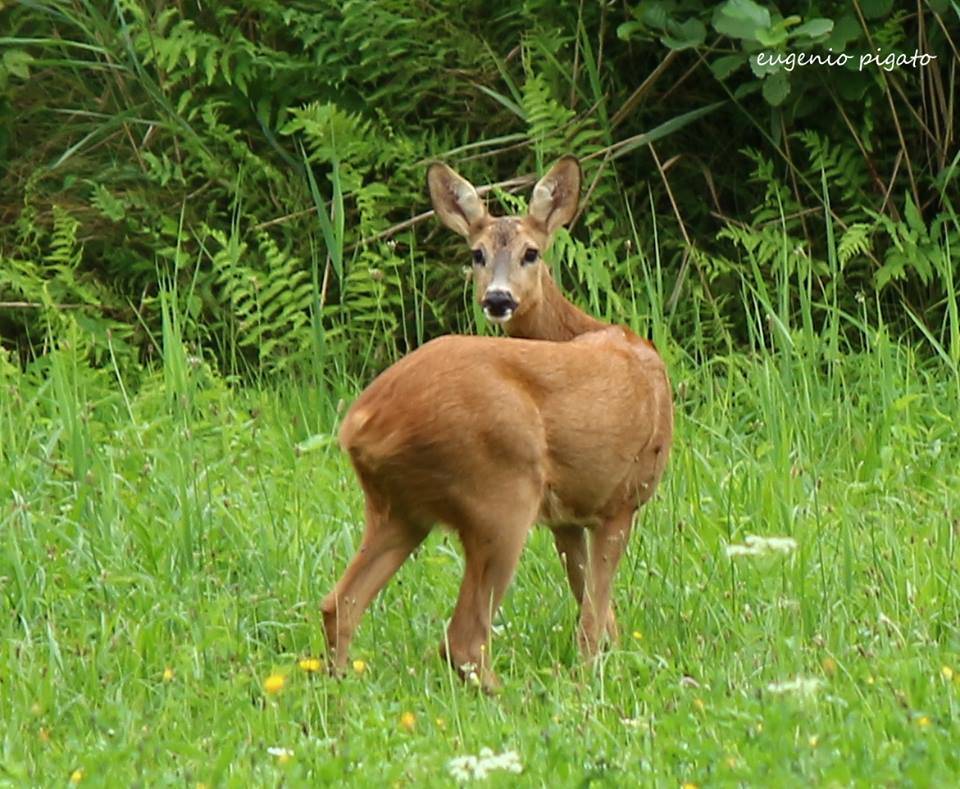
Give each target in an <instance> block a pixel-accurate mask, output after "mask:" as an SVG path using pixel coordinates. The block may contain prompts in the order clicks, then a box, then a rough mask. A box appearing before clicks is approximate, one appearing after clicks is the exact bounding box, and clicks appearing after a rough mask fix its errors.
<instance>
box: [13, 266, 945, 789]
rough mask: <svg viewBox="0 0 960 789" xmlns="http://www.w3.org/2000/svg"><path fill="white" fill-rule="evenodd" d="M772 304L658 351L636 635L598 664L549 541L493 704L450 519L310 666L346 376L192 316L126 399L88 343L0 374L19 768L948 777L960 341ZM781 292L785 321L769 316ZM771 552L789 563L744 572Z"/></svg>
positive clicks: (515, 612) (533, 777)
mask: <svg viewBox="0 0 960 789" xmlns="http://www.w3.org/2000/svg"><path fill="white" fill-rule="evenodd" d="M945 262H946V261H945ZM642 284H643V283H638V287H640V286H642ZM783 288H784V289H785V292H784V294H770V297H771V298H772V299H773V301H772V302H767V301H766V298H767V295H766V294H765V293H764V292H762V291H759V290H751V289H750V288H747V287H746V286H745V289H744V299H745V300H746V302H749V304H750V305H751V307H752V309H751V312H752V314H754V315H755V316H756V321H755V324H754V325H752V326H751V327H750V335H751V337H752V341H751V346H752V348H751V349H748V350H744V351H742V352H730V353H729V354H726V355H723V354H720V355H714V356H713V357H712V358H705V357H704V356H703V355H702V354H701V353H700V350H702V348H703V347H704V343H705V339H704V338H703V337H701V336H698V334H697V333H696V332H694V333H693V334H691V335H689V336H674V337H671V336H657V339H658V342H659V345H660V346H661V347H662V349H663V351H664V355H665V356H666V358H667V359H668V362H669V365H670V369H671V372H672V378H673V384H674V388H675V391H676V412H677V431H676V443H675V448H674V452H673V456H672V459H671V463H670V466H669V470H668V473H667V475H666V478H665V480H664V483H663V486H662V488H661V490H660V492H659V494H658V496H657V497H656V498H655V499H654V500H653V502H652V503H651V504H650V505H649V506H648V507H647V508H646V510H645V511H643V512H642V513H641V515H640V517H639V518H638V520H637V522H636V525H635V531H634V534H633V538H632V541H631V544H630V546H629V549H628V552H627V555H626V557H625V558H624V561H623V563H622V564H621V568H620V571H619V574H618V577H617V581H616V602H617V608H618V615H619V619H620V624H621V629H622V631H623V632H622V636H623V638H622V643H621V644H620V645H619V646H618V647H616V648H613V649H610V650H609V651H608V652H606V653H605V654H604V656H603V657H602V658H601V659H600V660H598V661H597V663H596V664H595V665H591V666H581V665H580V664H579V662H578V659H577V655H576V650H575V641H574V627H575V614H576V612H575V606H574V603H573V600H572V598H571V596H570V594H569V591H568V589H567V587H566V580H565V578H564V577H563V573H562V570H561V567H560V563H559V561H558V560H557V558H556V555H555V553H554V548H553V544H552V539H551V538H550V535H549V533H548V532H547V531H546V530H536V531H535V532H534V533H533V534H532V535H531V537H530V539H529V543H528V547H527V550H526V552H525V554H524V556H523V558H522V561H521V565H520V568H519V571H518V574H517V577H516V578H515V581H514V584H513V586H512V588H511V591H510V592H509V593H508V596H507V598H506V601H505V604H504V606H503V609H502V611H501V613H500V616H499V619H498V625H497V635H496V637H495V642H494V660H495V668H496V669H497V671H498V672H499V673H500V675H501V678H502V679H503V680H504V684H505V689H504V691H503V692H502V693H501V694H500V695H499V696H498V697H495V698H488V697H485V696H484V695H482V694H481V693H479V692H478V691H477V690H476V689H475V688H471V687H466V686H463V685H462V684H461V683H460V681H459V680H458V679H457V678H456V677H455V676H454V675H453V674H452V673H451V672H450V671H448V670H447V669H446V667H445V666H444V665H443V664H442V663H441V661H440V660H439V658H438V657H437V654H436V649H437V645H438V643H439V640H440V638H441V634H442V631H443V628H444V625H445V622H446V620H447V617H448V616H449V614H450V612H451V610H452V606H453V602H454V600H455V596H456V590H457V588H458V584H459V578H460V572H461V564H462V562H461V558H460V554H459V552H458V549H457V547H456V545H455V540H454V539H453V538H452V537H450V536H448V535H444V534H443V533H440V532H437V533H435V534H434V535H433V536H432V537H431V538H430V539H429V541H428V542H427V543H426V544H425V546H424V547H423V548H422V549H421V550H420V551H419V552H418V553H417V554H416V555H415V556H414V558H413V559H412V560H411V561H409V562H408V563H407V564H406V565H405V566H404V567H403V568H402V569H401V571H400V572H399V574H398V575H397V576H396V578H395V579H394V580H393V582H392V583H391V584H390V585H389V586H388V587H387V589H386V590H385V592H384V593H383V594H382V595H381V597H380V598H379V599H378V600H377V601H376V602H375V603H374V605H373V606H372V607H371V609H370V611H369V612H368V615H367V617H366V618H365V620H364V621H363V623H362V625H361V627H360V630H359V632H358V636H357V639H356V642H355V646H354V650H353V655H352V658H353V661H354V662H353V668H352V670H351V671H350V672H349V675H348V676H346V677H344V678H343V679H333V678H330V677H328V676H327V675H326V674H325V673H324V672H323V671H321V670H319V669H320V667H321V664H320V662H319V659H322V657H323V641H322V634H321V619H320V615H319V611H318V605H319V601H320V599H321V597H322V595H323V594H324V593H325V592H326V591H327V590H328V588H329V587H330V586H331V584H332V583H333V582H334V580H335V578H336V577H337V576H338V574H339V573H340V572H341V571H342V569H343V567H344V566H345V562H346V561H347V559H348V558H349V556H350V555H351V554H352V552H353V549H354V547H355V546H356V544H357V542H358V539H359V535H360V529H361V519H362V497H361V494H360V491H359V489H358V486H357V484H356V483H355V480H354V477H353V475H352V471H351V469H350V468H349V465H348V463H347V462H346V460H345V458H344V456H343V455H342V454H341V452H340V450H339V448H338V447H337V445H336V442H335V441H333V440H332V439H331V436H333V435H334V433H335V430H336V427H337V423H338V418H339V414H340V413H342V410H343V404H344V402H349V400H350V399H351V398H352V397H353V396H354V395H355V394H356V392H357V391H358V387H359V384H358V383H357V382H354V381H351V380H348V379H347V378H346V377H344V378H343V380H338V379H337V378H336V377H335V376H334V377H333V378H331V377H330V376H329V375H328V376H317V377H316V379H315V380H314V382H313V383H310V382H308V381H296V382H295V381H291V382H288V383H284V384H271V385H267V384H262V385H260V386H249V385H246V386H244V385H240V384H239V383H237V382H236V381H232V380H229V379H225V378H223V377H221V376H220V375H218V374H217V373H215V372H214V371H213V369H212V368H211V366H210V365H208V363H207V362H205V361H204V360H203V359H201V358H199V357H197V356H191V355H190V354H188V353H187V351H186V350H185V349H184V345H183V343H182V342H181V340H180V337H179V335H178V319H177V318H178V316H177V312H176V308H175V307H174V308H173V309H170V310H168V311H167V312H166V313H165V315H166V320H165V324H164V335H163V354H162V360H161V363H158V364H157V365H156V366H155V367H153V368H149V369H148V371H147V372H144V373H143V374H141V375H140V376H139V377H138V379H137V380H128V379H127V378H126V377H125V372H124V370H122V369H119V368H118V367H116V366H111V365H109V364H107V365H103V366H94V365H91V364H90V363H89V362H88V361H87V359H86V358H85V356H84V354H83V353H82V351H81V350H80V349H79V348H78V345H77V344H76V343H75V342H74V341H73V338H72V337H71V336H70V334H69V333H67V334H66V335H65V336H63V337H61V338H60V339H59V340H58V341H57V342H56V343H55V346H56V347H55V348H54V349H53V350H51V352H49V353H48V354H46V355H45V356H43V357H41V358H40V359H39V360H38V361H37V362H35V363H34V364H33V365H32V366H31V367H29V368H28V369H27V371H26V372H20V371H19V370H17V369H16V368H15V367H14V366H13V365H12V364H10V363H9V361H4V362H3V367H2V378H0V385H2V388H0V393H2V395H0V446H2V452H3V463H2V465H0V500H2V501H3V502H4V507H3V511H2V522H0V523H2V529H0V535H2V540H3V548H2V551H0V590H2V595H3V607H4V616H3V618H2V622H0V636H2V638H0V643H2V649H3V658H2V671H0V688H2V693H0V719H2V721H3V726H2V731H0V782H3V783H4V784H9V785H48V786H49V785H64V784H65V783H82V784H83V785H91V786H97V785H102V786H121V785H178V786H182V785H190V786H200V785H204V786H248V785H281V784H282V785H323V784H327V783H333V782H337V783H343V784H345V785H354V786H369V785H375V784H377V785H384V786H387V785H389V786H407V785H410V786H413V785H417V786H423V785H425V786H434V785H435V786H446V785H451V784H453V783H454V782H455V781H456V780H458V779H459V780H463V779H464V778H465V777H466V776H467V775H468V774H470V773H469V766H468V767H466V768H463V769H461V771H460V772H457V771H456V770H454V771H453V773H456V775H454V774H453V773H452V772H451V767H450V763H451V760H453V759H455V758H458V757H463V756H471V755H472V756H477V755H479V754H480V753H481V751H482V749H484V748H489V749H491V750H492V751H493V752H494V753H495V754H500V753H504V752H508V751H514V752H515V754H516V758H517V760H518V761H519V764H520V765H521V766H522V772H521V773H519V774H516V773H514V772H510V771H506V770H499V771H498V770H496V769H494V770H493V771H491V772H490V773H489V774H488V775H487V777H486V780H487V781H488V783H489V785H492V786H497V785H515V784H518V785H531V786H538V785H550V786H586V785H590V784H598V785H609V786H624V785H633V784H645V785H659V786H671V785H673V786H681V785H686V784H689V785H696V786H723V785H737V784H748V785H780V786H790V785H796V786H800V785H809V784H811V783H814V784H821V785H838V786H845V785H874V784H879V783H884V784H888V785H892V784H897V785H918V786H922V785H937V784H940V785H944V784H949V783H950V782H951V780H952V779H953V778H954V777H955V776H956V775H957V774H958V772H960V751H958V749H957V746H956V743H957V742H958V738H960V715H958V702H960V660H958V647H960V633H958V622H960V592H958V583H957V571H956V568H957V555H956V554H957V542H958V537H960V535H958V523H960V500H958V494H957V492H956V491H957V490H958V489H960V473H958V468H960V449H958V444H957V441H956V430H957V420H958V418H960V409H958V393H960V377H958V375H957V368H956V361H957V350H958V349H960V345H958V344H957V343H956V338H957V328H958V327H957V326H956V324H951V325H949V326H945V327H944V332H943V333H942V334H943V337H944V338H945V339H947V340H949V339H950V338H951V337H952V338H953V343H952V344H950V343H949V342H948V343H947V344H946V345H943V344H941V343H940V342H939V341H938V340H937V339H936V338H934V337H933V335H931V336H930V337H929V344H928V345H923V346H917V345H911V344H908V343H906V342H902V341H901V340H899V339H898V337H897V336H896V334H895V332H893V331H892V330H891V329H890V328H889V327H887V326H886V325H884V324H882V323H880V322H879V321H871V320H870V318H868V311H867V306H868V305H866V304H864V305H863V310H864V311H863V314H862V315H860V316H856V315H847V314H841V313H840V312H833V313H831V312H830V311H829V309H828V307H827V306H825V305H817V304H815V303H813V301H812V300H811V299H810V298H804V297H803V292H804V291H803V288H802V287H801V285H797V284H796V283H794V284H793V285H792V286H791V285H789V284H786V283H785V284H784V285H783ZM791 288H792V289H793V295H794V296H796V295H797V293H799V294H800V310H799V312H798V315H799V317H800V318H801V319H800V320H798V325H796V326H791V325H790V323H789V318H787V316H786V314H785V313H784V314H780V315H778V312H777V308H776V306H775V304H776V303H777V300H778V299H779V298H780V296H781V295H784V296H785V295H787V294H786V291H787V290H790V289H791ZM654 290H655V289H652V290H651V292H653V291H654ZM173 296H175V294H171V299H170V302H171V304H173V305H175V304H176V299H175V298H172V297H173ZM821 313H825V314H826V315H827V317H826V319H825V321H824V322H823V324H822V326H820V327H818V329H817V330H816V331H814V330H813V329H812V328H811V327H812V326H813V323H814V321H813V320H812V318H813V316H814V315H816V314H821ZM625 317H627V318H629V319H630V320H631V322H633V323H634V324H635V325H636V326H638V328H641V329H643V328H644V327H645V326H646V325H647V323H648V320H647V319H648V318H649V317H651V316H648V315H640V314H634V315H630V316H625ZM654 317H655V316H654ZM807 318H809V319H810V320H809V321H807V320H806V319H807ZM805 324H806V325H805ZM659 325H660V324H659V322H658V321H654V326H655V327H656V326H659ZM657 331H659V329H657ZM655 333H656V332H655ZM851 336H854V337H855V338H856V340H857V342H856V345H857V346H859V347H858V348H857V349H856V350H854V349H853V347H852V346H849V345H848V341H847V340H845V339H844V338H849V337H851ZM336 368H337V364H336V360H330V359H328V360H326V364H325V367H324V369H326V370H328V371H329V370H334V369H336ZM318 382H320V383H318ZM750 535H759V536H763V537H774V536H776V537H789V538H792V539H793V540H794V541H795V543H796V545H795V549H793V550H787V551H786V552H780V551H776V550H774V551H772V552H767V553H763V552H762V551H761V550H759V549H756V546H755V545H754V551H753V552H751V551H749V550H748V551H746V552H742V553H745V554H746V555H736V551H734V554H735V555H728V552H727V547H728V546H731V545H744V544H745V540H746V538H747V537H748V536H750ZM787 547H788V548H789V546H787ZM754 554H758V555H754ZM494 767H496V765H494ZM464 770H466V772H464ZM458 777H459V778H458Z"/></svg>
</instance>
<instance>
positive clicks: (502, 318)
mask: <svg viewBox="0 0 960 789" xmlns="http://www.w3.org/2000/svg"><path fill="white" fill-rule="evenodd" d="M483 314H484V315H486V316H487V320H488V321H490V323H496V324H498V325H500V326H503V324H505V323H506V322H507V321H508V320H510V319H511V318H512V317H513V310H507V311H506V312H505V313H504V314H503V315H491V314H490V311H489V310H488V309H487V308H486V307H484V309H483Z"/></svg>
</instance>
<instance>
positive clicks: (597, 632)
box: [578, 507, 635, 658]
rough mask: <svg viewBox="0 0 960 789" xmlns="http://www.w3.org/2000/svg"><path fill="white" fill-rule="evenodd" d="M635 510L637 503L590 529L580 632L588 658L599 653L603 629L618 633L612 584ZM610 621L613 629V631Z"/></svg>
mask: <svg viewBox="0 0 960 789" xmlns="http://www.w3.org/2000/svg"><path fill="white" fill-rule="evenodd" d="M634 512H635V507H628V508H626V509H625V510H624V511H623V512H621V513H619V514H617V515H615V516H614V517H612V518H609V519H608V520H606V521H604V522H603V523H601V524H600V525H599V526H597V527H596V528H595V529H594V530H593V531H592V532H591V535H590V565H589V572H588V574H587V579H586V586H585V590H584V599H583V604H582V606H581V610H580V628H579V633H578V640H579V644H580V653H581V654H582V655H583V656H584V657H585V658H589V657H593V656H594V655H596V654H597V651H598V650H599V648H600V640H601V636H602V635H603V633H604V631H606V632H607V634H608V635H610V636H611V637H612V638H613V639H616V637H617V628H616V621H615V620H614V619H613V607H612V603H611V597H610V594H611V586H612V583H613V576H614V573H616V570H617V564H618V563H619V562H620V557H621V556H622V555H623V550H624V548H625V547H626V545H627V540H628V539H629V537H630V528H631V525H632V523H633V513H634ZM611 624H612V630H613V632H611Z"/></svg>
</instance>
